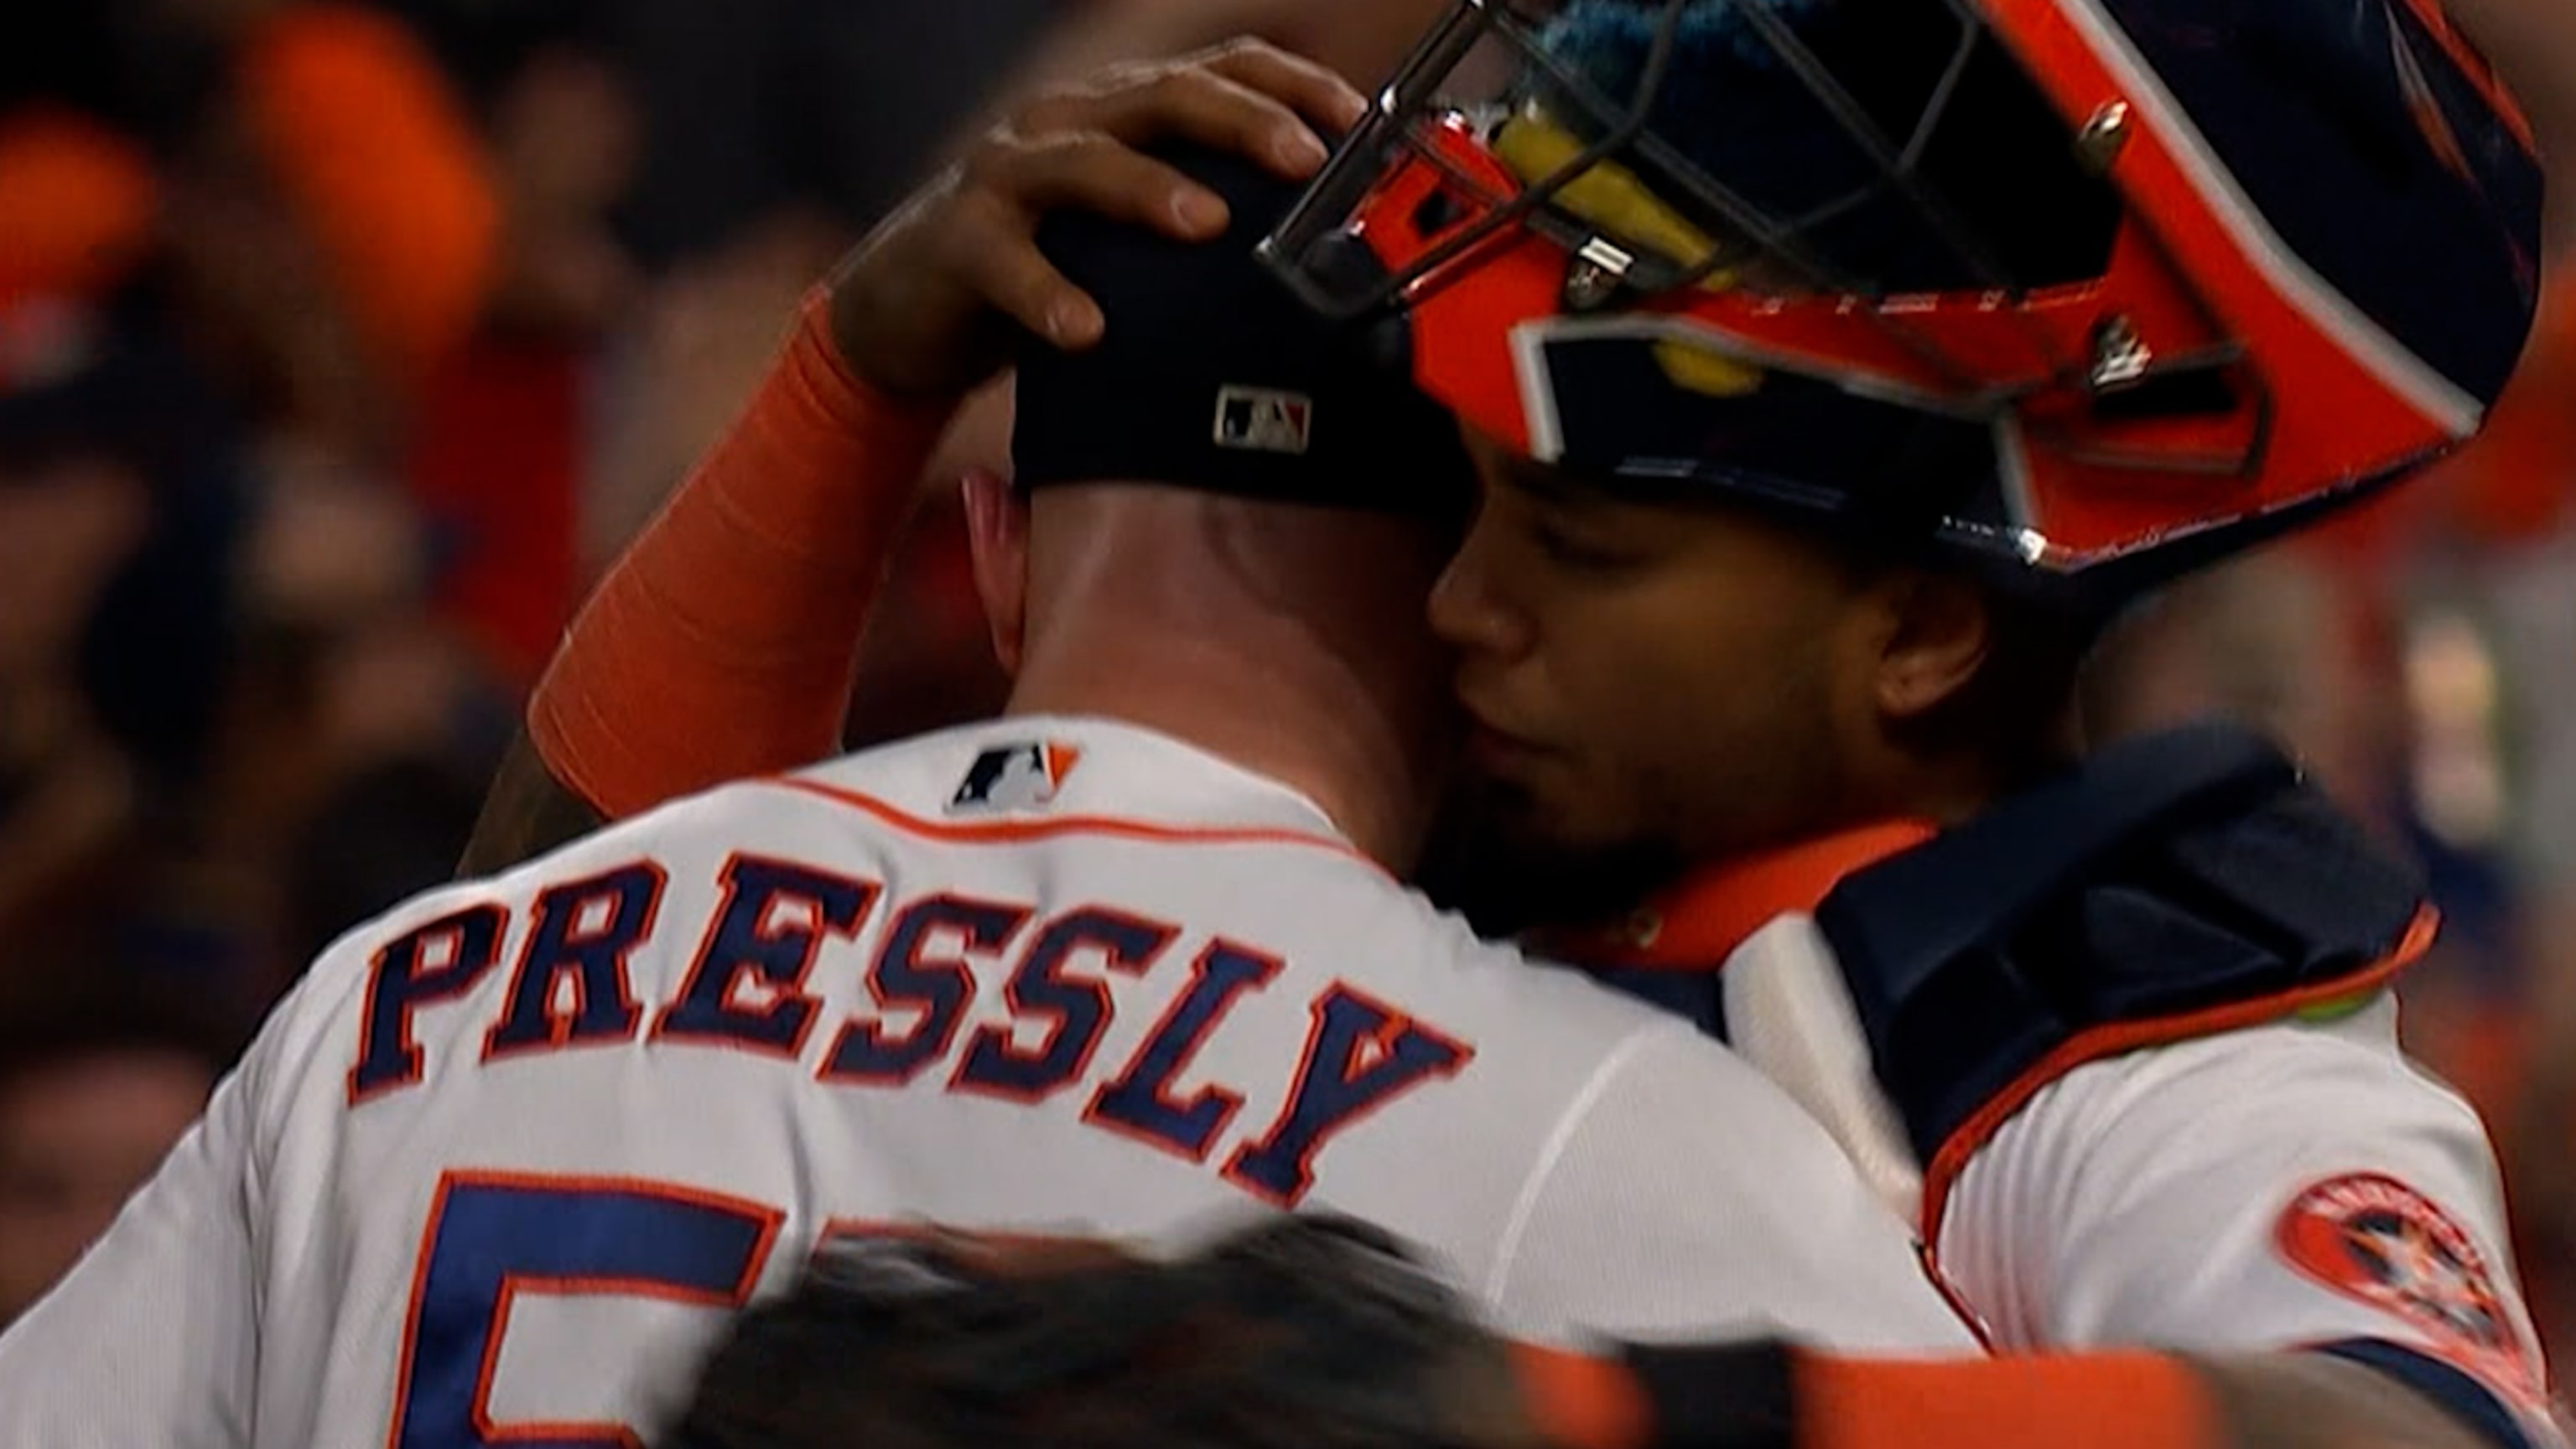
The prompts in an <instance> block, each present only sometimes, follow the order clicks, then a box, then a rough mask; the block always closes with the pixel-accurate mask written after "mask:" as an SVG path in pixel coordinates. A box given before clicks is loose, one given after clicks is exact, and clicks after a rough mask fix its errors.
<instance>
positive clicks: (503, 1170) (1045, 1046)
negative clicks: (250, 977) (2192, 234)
mask: <svg viewBox="0 0 2576 1449" xmlns="http://www.w3.org/2000/svg"><path fill="white" fill-rule="evenodd" d="M1283 1207H1297V1208H1308V1209H1331V1210H1336V1211H1342V1212H1348V1213H1354V1214H1357V1215H1360V1216H1363V1217H1366V1218H1369V1219H1372V1220H1374V1221H1376V1222H1379V1223H1382V1224H1384V1225H1386V1226H1387V1227H1389V1228H1391V1229H1393V1230H1395V1231H1396V1232H1398V1233H1401V1234H1403V1235H1405V1236H1406V1237H1408V1238H1410V1239H1412V1240H1414V1241H1416V1242H1418V1243H1421V1244H1424V1245H1426V1246H1427V1247H1429V1248H1430V1249H1431V1250H1432V1251H1434V1252H1435V1253H1436V1254H1437V1255H1438V1256H1439V1257H1440V1258H1441V1259H1442V1260H1443V1262H1444V1264H1445V1266H1446V1267H1447V1268H1448V1269H1449V1270H1450V1271H1451V1272H1453V1273H1454V1275H1455V1277H1456V1281H1458V1282H1459V1283H1461V1284H1462V1285H1464V1286H1465V1287H1467V1288H1469V1289H1471V1290H1472V1291H1473V1292H1474V1293H1475V1294H1477V1295H1479V1296H1480V1297H1481V1298H1482V1299H1483V1300H1484V1301H1485V1302H1487V1303H1489V1304H1490V1305H1491V1311H1492V1312H1493V1314H1494V1316H1495V1319H1496V1321H1497V1323H1498V1324H1499V1325H1500V1326H1503V1327H1506V1328H1509V1329H1512V1330H1515V1331H1519V1332H1522V1333H1525V1334H1530V1335H1534V1336H1541V1337H1559V1336H1564V1335H1569V1334H1571V1333H1574V1332H1576V1331H1578V1330H1600V1331H1604V1332H1612V1333H1618V1334H1622V1335H1627V1336H1632V1337H1639V1338H1650V1339H1651V1338H1663V1337H1677V1336H1685V1335H1686V1336H1693V1337H1697V1336H1723V1335H1729V1334H1747V1335H1750V1334H1756V1333H1770V1332H1785V1333H1789V1334H1793V1335H1796V1336H1798V1337H1800V1338H1802V1339H1805V1340H1807V1341H1810V1342H1815V1343H1821V1344H1830V1345H1838V1346H1844V1347H1850V1348H1856V1349H1864V1350H1938V1351H1954V1350H1955V1351H1968V1350H1971V1349H1972V1347H1973V1345H1972V1340H1971V1339H1970V1336H1969V1335H1968V1334H1967V1332H1966V1331H1965V1330H1964V1329H1963V1328H1962V1327H1961V1325H1960V1323H1959V1321H1958V1320H1957V1319H1956V1318H1955V1317H1954V1316H1953V1315H1952V1313H1951V1311H1950V1310H1949V1309H1948V1307H1947V1306H1946V1305H1945V1304H1944V1302H1943V1301H1942V1300H1941V1298H1940V1297H1939V1295H1938V1293H1937V1292H1936V1291H1935V1290H1934V1288H1933V1287H1932V1286H1931V1285H1930V1283H1929V1282H1928V1281H1927V1279H1926V1277H1925V1276H1924V1274H1923V1273H1922V1271H1921V1270H1920V1267H1919V1264H1918V1261H1917V1255H1916V1253H1915V1250H1914V1246H1913V1244H1912V1241H1911V1239H1910V1237H1909V1234H1908V1232H1907V1231H1906V1229H1905V1227H1904V1226H1903V1225H1902V1224H1901V1223H1900V1222H1899V1221H1898V1219H1897V1218H1896V1217H1895V1216H1894V1215H1893V1214H1891V1213H1889V1212H1888V1211H1887V1209H1886V1208H1885V1207H1884V1205H1882V1204H1881V1203H1880V1202H1879V1201H1878V1199H1877V1198H1876V1197H1875V1196H1874V1195H1873V1194H1872V1193H1871V1192H1870V1190H1869V1189H1868V1188H1867V1186H1866V1185H1865V1184H1864V1183H1863V1182H1862V1181H1861V1180H1860V1178H1859V1176H1858V1175H1857V1174H1856V1173H1855V1172H1854V1170H1853V1169H1852V1167H1851V1165H1850V1163H1849V1162H1848V1160H1847V1159H1846V1158H1845V1157H1844V1156H1843V1154H1842V1153H1841V1152H1840V1151H1839V1150H1838V1149H1837V1148H1836V1146H1835V1145H1834V1143H1833V1142H1832V1141H1831V1140H1830V1139H1829V1138H1828V1137H1827V1136H1826V1135H1825V1134H1824V1133H1823V1132H1822V1131H1820V1130H1819V1129H1818V1128H1817V1127H1816V1126H1815V1125H1814V1124H1813V1123H1812V1122H1810V1121H1809V1120H1808V1119H1807V1118H1806V1117H1805V1116H1804V1115H1803V1114H1801V1113H1800V1112H1798V1111H1797V1109H1796V1108H1795V1107H1794V1106H1792V1105H1791V1104H1790V1103H1789V1102H1788V1100H1787V1099H1786V1098H1785V1097H1783V1096H1782V1095H1780V1094H1779V1093H1778V1092H1777V1091H1776V1090H1775V1089H1773V1088H1772V1087H1770V1086H1769V1085H1768V1084H1767V1083H1765V1082H1764V1081H1762V1080H1761V1079H1760V1078H1759V1076H1758V1075H1757V1074H1756V1073H1754V1072H1753V1071H1752V1070H1751V1069H1749V1068H1747V1067H1746V1066H1745V1065H1743V1064H1742V1063H1741V1062H1740V1061H1738V1060H1737V1059H1736V1058H1734V1057H1733V1056H1731V1055H1729V1054H1728V1053H1726V1052H1725V1051H1723V1050H1722V1049H1720V1048H1718V1047H1717V1046H1716V1045H1714V1044H1713V1043H1710V1042H1708V1041H1706V1040H1705V1039H1704V1038H1702V1037H1701V1036H1700V1035H1699V1033H1697V1032H1696V1031H1695V1030H1694V1029H1693V1028H1691V1027H1690V1026H1689V1025H1687V1024H1686V1023H1683V1022H1680V1021H1677V1020H1675V1019H1672V1018H1670V1017H1668V1016H1666V1015H1664V1014H1662V1013H1659V1012H1655V1011H1653V1010H1651V1009H1649V1008H1647V1007H1644V1006H1642V1005H1639V1004H1637V1003H1634V1002H1632V1001H1629V1000H1627V999H1626V998H1623V997H1620V996H1617V995H1615V994H1613V993H1610V992H1608V991H1605V990H1603V989H1601V988H1599V987H1597V986H1594V985H1592V984H1590V983H1588V982H1585V981H1583V980H1581V979H1579V978H1577V977H1575V976H1573V975H1571V974H1568V973H1562V972H1557V971H1552V970H1547V969H1543V968H1536V967H1532V966H1530V965H1528V964H1527V963H1526V962H1524V961H1523V960H1522V959H1521V958H1520V957H1518V956H1517V955H1515V954H1513V953H1511V952H1508V951H1505V950H1501V949H1498V948H1495V947H1492V946H1489V945H1485V944H1482V943H1479V942H1478V941H1476V940H1475V939H1474V938H1473V937H1472V936H1471V935H1470V934H1469V933H1468V932H1467V931H1466V930H1465V929H1464V928H1463V927H1462V926H1460V925H1459V924H1457V923H1455V922H1454V921H1451V920H1449V919H1446V918H1443V917H1442V916H1440V915H1438V914H1436V913H1435V912H1434V911H1432V910H1431V909H1430V908H1428V907H1427V906H1426V905H1425V904H1424V903H1423V902H1422V901H1421V900H1420V899H1419V898H1418V897H1416V896H1414V895H1412V894H1411V893H1409V892H1408V891H1407V890H1405V889H1404V888H1403V887H1402V886H1401V885H1399V884H1398V883H1397V882H1396V881H1394V880H1392V879H1390V878H1389V877H1388V876H1386V875H1385V874H1384V873H1383V872H1381V871H1380V870H1379V869H1378V868H1377V867H1376V866H1374V865H1372V864H1371V863H1369V862H1368V861H1366V860H1364V859H1362V858H1360V857H1359V856H1358V855H1357V854H1356V853H1355V852H1354V851H1353V850H1352V849H1351V848H1350V847H1349V845H1348V843H1347V842H1346V841H1344V840H1343V839H1342V838H1341V837H1340V836H1339V835H1337V834H1336V832H1335V831H1334V830H1333V828H1332V826H1331V825H1330V824H1329V823H1328V822H1327V821H1326V820H1325V819H1324V817H1323V816H1322V815H1321V813H1320V812H1319V811H1317V810H1316V809H1315V808H1314V807H1313V806H1312V805H1311V804H1310V803H1309V802H1307V801H1306V800H1304V799H1303V798H1301V797H1299V796H1298V795H1296V794H1294V793H1292V792H1291V791H1289V790H1287V789H1285V788H1283V787H1281V786H1279V785H1277V784H1275V783H1273V782H1270V781H1268V780H1265V779H1262V778H1259V777H1256V776H1254V775H1251V774H1248V773H1245V772H1243V771H1241V770H1238V769H1236V768H1234V767H1232V766H1230V765H1228V764H1225V763H1223V762H1221V761H1219V760H1216V759H1214V758H1211V757H1209V756H1207V755H1205V754H1202V753H1199V752H1197V751H1195V750H1192V749H1190V748H1187V747H1185V746H1183V745H1180V744H1178V743H1176V742H1174V741H1172V740H1169V739H1166V738H1162V737H1159V736H1156V735H1152V734H1149V733H1147V732H1145V731H1142V730H1138V729H1134V728H1129V727H1125V726H1121V725H1115V724H1108V723H1102V722H1098V721H1075V720H1064V719H1017V720H1010V721H1004V722H999V723H994V724H988V725H983V726H978V727H974V728H970V729H965V730H959V731H953V732H949V733H946V734H941V735H937V736H932V737H929V738H925V739H922V740H918V741H914V742H910V743H907V744H904V745H900V746H896V747H893V748H890V749H886V750H881V751H877V752H873V753H869V754H864V755H860V756H855V757H852V758H850V759H847V760H843V761H840V762H837V763H835V764H832V765H829V766H826V767H823V768H821V769H818V770H816V771H813V772H810V773H808V774H806V775H803V776H799V777H796V778H792V779H787V780H780V781H772V782H766V783H756V784H743V785H737V786H732V787H728V788H726V789H723V790H719V791H716V792H714V793H712V794H709V795H706V796H702V797H699V798H697V799H695V800H692V801H687V802H683V803H681V804H678V805H676V806H673V807H670V808H667V809H664V810H662V811H659V812H657V813H654V814H652V815H648V816H645V817H642V818H640V819H638V820H636V821H633V822H630V823H628V824H626V825H623V826H620V827H618V828H615V829H612V830H609V831H607V832H604V833H602V834H600V835H597V836H594V837H591V838H590V839H588V840H586V841H583V842H581V843H578V844H576V845H575V846H573V847H571V848H569V849H566V850H564V851H562V852H560V853H557V854H556V855H553V856H551V857H549V858H547V859H545V860H543V861H540V862H537V863H535V864H533V865H530V866H527V867H524V868H522V869H520V870H518V871H516V872H514V873H511V874H509V875H506V876H503V877H501V878H499V879H496V880H493V881H489V882H483V883H476V884H469V885H462V886H457V887H454V888H450V889H446V890H441V891H438V892H435V893H433V894H430V895H428V896H425V897H423V898H421V899H419V900H416V901H413V902H411V903H410V904H407V905H405V906H403V907H401V908H399V909H397V910H395V911H394V912H392V913H391V914H389V915H388V916H386V917H385V918H384V919H382V920H380V921H378V922H376V923H373V924H371V925H369V926H366V927H364V928H362V929H360V930H358V931H356V932H354V933H353V934H351V935H350V936H349V937H347V938H346V939H344V940H343V941H341V942H340V943H338V944H337V945H335V946H334V947H333V948H332V949H331V950H330V951H329V952H327V953H326V954H325V955H324V956H323V957H322V959H321V960H320V961H318V962H317V963H316V964H315V965H314V967H313V969H312V971H311V973H310V976H309V977H308V979H307V980H305V981H304V982H303V983H302V985H301V986H300V987H299V988H298V989H297V990H296V991H295V993H294V994H293V995H292V996H291V997H290V998H289V1000H288V1001H287V1002H286V1003H285V1004H284V1005H283V1006H281V1007H280V1009H279V1010H278V1012H277V1013H276V1015H275V1016H274V1017H273V1019H272V1020H271V1021H270V1023H269V1025H268V1027H267V1029H266V1030H265V1032H264V1033H263V1034H262V1036H261V1038H260V1040H259V1042H258V1044H257V1045H256V1047H255V1048H254V1049H253V1050H252V1052H251V1053H250V1055H249V1057H248V1058H247V1060H246V1061H245V1062H244V1064H243V1065H242V1067H241V1068H240V1070H239V1071H237V1072H236V1073H235V1074H234V1075H233V1076H232V1077H231V1078H229V1079H228V1080H227V1081H226V1082H225V1083H224V1085H223V1086H222V1088H221V1089H220V1090H219V1091H218V1092H217V1094H216V1096H215V1099H214V1101H213V1103H212V1105H211V1106H210V1108H209V1109H208V1112H207V1115H206V1118H205V1120H204V1121H203V1122H202V1123H201V1124H200V1126H199V1127H198V1128H197V1129H196V1130H195V1131H194V1132H193V1133H192V1134H191V1135H190V1136H189V1137H188V1138H187V1139H186V1140H185V1141H184V1142H183V1143H182V1144H181V1145H180V1146H179V1147H178V1148H177V1149H176V1151H175V1152H174V1154H173V1155H172V1157H171V1159H170V1160H169V1162H168V1163H167V1164H166V1165H165V1166H164V1168H163V1169H162V1171H161V1173H160V1175H159V1176H158V1177H157V1178H156V1179H155V1180H154V1181H153V1182H152V1183H151V1184H149V1185H148V1186H147V1187H146V1188H145V1189H144V1190H143V1192H142V1193H141V1194H140V1195H139V1196H138V1197H137V1198H136V1199H135V1201H134V1202H132V1203H131V1204H130V1205H129V1206H128V1207H127V1209H126V1211H125V1212H124V1214H123V1215H122V1216H121V1217H120V1218H119V1220H118V1221H117V1223H116V1225H115V1227H114V1229H113V1230H112V1231H111V1232H110V1234H109V1235H108V1236H107V1238H106V1239H105V1240H104V1241H103V1242H102V1243H101V1244H100V1245H99V1246H98V1247H97V1248H96V1249H95V1250H94V1251H93V1252H92V1253H91V1254H90V1255H89V1256H88V1257H87V1259H85V1260H84V1261H83V1263H82V1264H81V1265H80V1267H79V1268H78V1269H77V1270H75V1272H74V1273H73V1274H72V1275H71V1276H70V1278H69V1279H68V1280H67V1281H66V1282H65V1283H64V1284H63V1285H62V1287H61V1288H60V1289H59V1290H58V1291H57V1292H56V1293H55V1294H54V1295H53V1296H52V1297H50V1298H49V1299H48V1300H46V1301H45V1302H44V1303H43V1304H42V1305H41V1306H39V1307H38V1308H37V1309H36V1310H34V1311H33V1312H32V1313H31V1314H30V1315H29V1316H27V1317H26V1318H25V1319H24V1320H22V1321H21V1322H20V1323H19V1324H18V1325H17V1326H16V1327H15V1328H14V1329H12V1330H11V1332H10V1333H9V1334H8V1335H7V1336H6V1337H5V1338H0V1444H6V1445H8V1446H10V1449H75V1446H102V1449H106V1446H113V1449H136V1446H144V1445H150V1446H155V1449H191V1446H209V1449H211V1446H243V1445H263V1446H271V1445H273V1446H280V1449H288V1446H292V1449H307V1446H316V1445H336V1446H374V1445H383V1446H386V1449H465V1446H473V1445H484V1444H493V1443H499V1442H519V1441H523V1440H531V1439H533V1440H537V1441H540V1442H544V1443H548V1444H564V1445H592V1444H599V1445H613V1444H619V1443H631V1442H634V1440H633V1437H632V1436H638V1435H648V1434H650V1433H651V1432H652V1430H653V1429H654V1428H656V1427H657V1426H658V1425H659V1424H660V1423H661V1422H663V1419H664V1416H665V1415H666V1414H667V1413H668V1412H669V1411H670V1409H671V1408H672V1407H673V1406H674V1405H675V1403H676V1401H677V1400H678V1399H679V1398H680V1396H681V1395H682V1394H683V1393H684V1392H685V1387H686V1383H687V1377H688V1373H689V1370H690V1366H691V1364H692V1361H693V1358H694V1355H695V1354H696V1353H697V1352H698V1351H699V1350H700V1349H701V1348H702V1347H703V1345H704V1344H705V1343H706V1341H707V1339H708V1337H709V1335H711V1334H712V1333H713V1332H714V1331H715V1330H716V1329H717V1328H718V1327H719V1326H720V1324H721V1323H722V1321H723V1318H724V1315H725V1313H726V1311H727V1310H729V1309H731V1308H734V1307H736V1306H738V1305H740V1304H742V1303H744V1302H745V1301H747V1300H748V1299H750V1298H752V1297H753V1296H754V1295H756V1294H759V1293H762V1292H765V1291H771V1290H776V1289H779V1288H782V1287H784V1286H785V1285H786V1284H787V1283H788V1282H789V1281H790V1280H791V1279H792V1278H793V1276H794V1274H795V1273H796V1271H797V1269H798V1267H799V1266H800V1265H801V1264H802V1263H803V1262H804V1261H805V1260H806V1259H807V1257H808V1256H809V1255H810V1253H811V1252H812V1251H813V1250H814V1248H815V1247H816V1245H817V1244H819V1243H821V1242H823V1241H825V1240H827V1239H829V1238H831V1237H833V1236H835V1235H838V1234H864V1233H871V1232H885V1231H900V1230H901V1229H902V1227H903V1225H904V1224H906V1223H909V1222H915V1221H918V1220H923V1219H937V1220H942V1221H946V1222H951V1223H957V1224H962V1225H965V1226H969V1227H979V1228H987V1229H1019V1230H1033V1231H1087V1232H1108V1233H1114V1234H1120V1235H1130V1236H1138V1237H1144V1238H1160V1237H1167V1236H1169V1235H1175V1234H1187V1233H1195V1232H1197V1231H1199V1230H1202V1229H1204V1228H1207V1227H1208V1226H1210V1224H1211V1220H1212V1219H1214V1220H1219V1221H1222V1220H1223V1219H1225V1218H1226V1215H1228V1214H1229V1213H1243V1212H1260V1211H1269V1210H1274V1209H1277V1208H1283Z"/></svg>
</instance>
